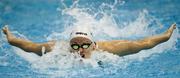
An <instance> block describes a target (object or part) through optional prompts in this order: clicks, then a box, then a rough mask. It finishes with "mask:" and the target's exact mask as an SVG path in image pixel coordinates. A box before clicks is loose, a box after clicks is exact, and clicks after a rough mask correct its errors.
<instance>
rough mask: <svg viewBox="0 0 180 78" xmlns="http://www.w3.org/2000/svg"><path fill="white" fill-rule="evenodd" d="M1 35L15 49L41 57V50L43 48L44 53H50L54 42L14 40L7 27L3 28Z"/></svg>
mask: <svg viewBox="0 0 180 78" xmlns="http://www.w3.org/2000/svg"><path fill="white" fill-rule="evenodd" d="M2 30H3V33H4V34H5V35H6V37H7V40H8V42H9V43H10V44H11V45H13V46H16V47H19V48H21V49H22V50H24V51H26V52H33V53H36V54H37V55H39V56H41V55H42V48H43V47H44V48H45V52H50V51H51V50H52V49H53V46H54V45H55V41H49V42H47V43H33V42H31V41H28V40H24V39H20V38H16V37H15V36H14V35H13V34H12V33H11V32H10V31H9V30H8V27H7V26H5V27H4V28H3V29H2Z"/></svg>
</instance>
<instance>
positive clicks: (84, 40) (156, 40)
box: [2, 24, 176, 58]
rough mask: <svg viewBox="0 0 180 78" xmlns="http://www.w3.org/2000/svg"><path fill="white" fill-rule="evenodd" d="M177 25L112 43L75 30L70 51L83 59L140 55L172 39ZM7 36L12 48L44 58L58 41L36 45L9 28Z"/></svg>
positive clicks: (4, 30)
mask: <svg viewBox="0 0 180 78" xmlns="http://www.w3.org/2000/svg"><path fill="white" fill-rule="evenodd" d="M174 29H176V24H172V25H171V26H170V28H169V29H168V30H167V31H166V32H164V33H162V34H159V35H155V36H151V37H147V38H144V39H140V40H134V41H130V40H110V41H97V42H95V41H94V40H93V36H92V33H91V32H88V31H83V30H78V29H77V30H74V31H73V32H72V33H71V34H70V40H69V47H71V48H70V49H69V51H70V52H79V54H80V56H81V57H82V58H90V57H91V54H92V52H93V51H94V50H102V51H107V52H109V53H113V54H117V55H119V56H124V55H129V54H134V53H138V52H139V51H141V50H145V49H150V48H153V47H155V46H156V45H158V44H160V43H163V42H166V41H168V40H169V39H170V37H171V35H172V33H173V31H174ZM2 31H3V33H4V34H5V35H6V38H7V41H8V43H9V44H11V45H12V46H16V47H18V48H21V49H22V50H24V51H26V52H33V53H35V54H37V55H39V56H42V48H43V47H44V48H45V52H46V53H48V52H51V51H52V50H53V48H54V46H55V43H56V42H57V41H49V42H45V43H35V42H32V41H28V40H24V39H21V38H17V37H16V36H15V35H13V34H12V33H11V32H10V30H9V29H8V27H7V26H5V27H4V28H3V29H2Z"/></svg>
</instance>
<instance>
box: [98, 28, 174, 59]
mask: <svg viewBox="0 0 180 78" xmlns="http://www.w3.org/2000/svg"><path fill="white" fill-rule="evenodd" d="M175 28H176V24H172V25H171V27H170V28H169V29H168V30H167V31H166V32H165V33H163V34H161V35H156V36H152V37H148V38H145V39H142V40H136V41H128V40H113V41H101V42H97V44H98V47H99V49H102V50H105V51H108V52H110V53H114V54H118V55H120V56H123V55H128V54H133V53H137V52H139V51H140V50H144V49H150V48H153V47H155V46H156V45H158V44H160V43H163V42H166V41H168V40H169V38H170V37H171V35H172V33H173V30H174V29H175Z"/></svg>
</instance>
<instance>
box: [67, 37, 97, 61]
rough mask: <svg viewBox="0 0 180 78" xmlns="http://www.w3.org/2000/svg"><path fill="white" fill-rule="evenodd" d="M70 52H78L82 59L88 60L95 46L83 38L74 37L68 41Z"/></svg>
mask: <svg viewBox="0 0 180 78" xmlns="http://www.w3.org/2000/svg"><path fill="white" fill-rule="evenodd" d="M70 46H71V51H72V52H78V51H79V52H80V55H81V57H82V58H90V56H91V52H92V51H93V50H94V49H95V44H94V42H92V41H91V40H89V39H87V38H85V37H75V38H73V39H71V41H70Z"/></svg>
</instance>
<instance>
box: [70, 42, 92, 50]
mask: <svg viewBox="0 0 180 78" xmlns="http://www.w3.org/2000/svg"><path fill="white" fill-rule="evenodd" d="M91 44H92V42H91V43H84V44H82V45H79V44H71V48H72V49H74V50H79V48H83V49H87V48H89V46H90V45H91Z"/></svg>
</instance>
